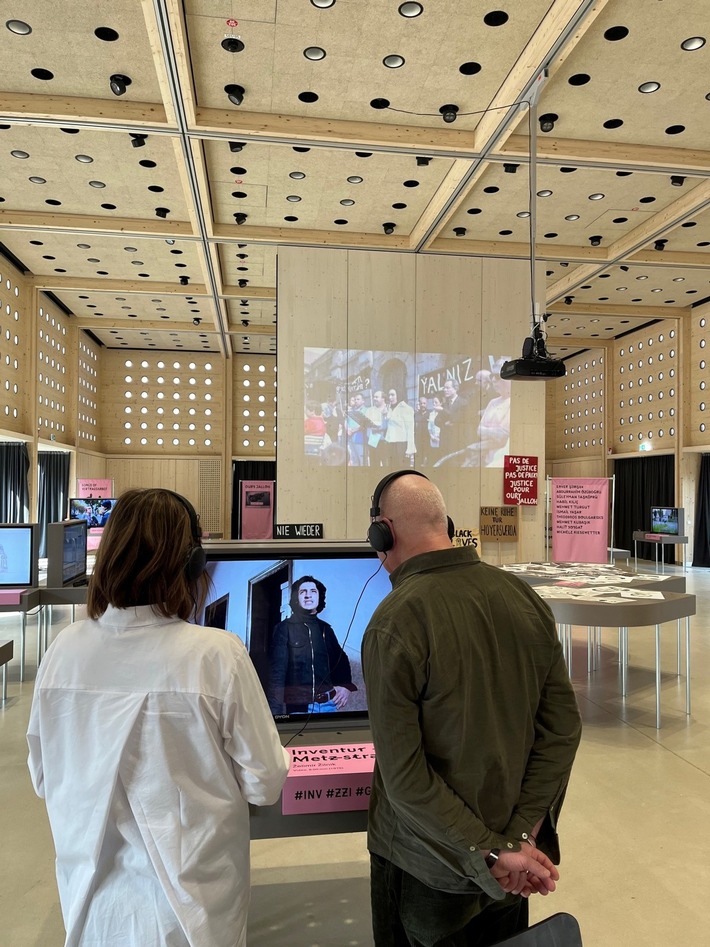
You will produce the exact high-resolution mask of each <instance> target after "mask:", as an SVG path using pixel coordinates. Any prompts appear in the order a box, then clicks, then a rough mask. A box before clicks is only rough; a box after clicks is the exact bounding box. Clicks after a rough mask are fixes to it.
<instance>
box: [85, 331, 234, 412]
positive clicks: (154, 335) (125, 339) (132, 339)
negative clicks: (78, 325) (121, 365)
mask: <svg viewBox="0 0 710 947" xmlns="http://www.w3.org/2000/svg"><path fill="white" fill-rule="evenodd" d="M91 331H92V332H93V333H94V335H95V336H96V337H97V338H98V340H99V341H100V342H101V343H102V344H103V345H105V346H106V348H109V349H126V350H130V349H144V350H147V351H150V349H155V351H157V352H219V336H218V335H217V334H216V333H215V332H213V331H212V332H210V331H209V329H207V330H205V329H204V327H203V326H200V327H198V328H195V331H193V332H189V331H184V330H182V331H181V330H179V329H177V330H175V329H173V330H169V329H168V330H166V331H165V332H160V331H157V330H141V329H140V328H136V329H101V328H99V329H92V330H91ZM215 424H216V420H215Z"/></svg>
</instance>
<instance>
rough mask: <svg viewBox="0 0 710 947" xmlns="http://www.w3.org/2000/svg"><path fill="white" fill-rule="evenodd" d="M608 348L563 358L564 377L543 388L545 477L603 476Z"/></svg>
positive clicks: (605, 451)
mask: <svg viewBox="0 0 710 947" xmlns="http://www.w3.org/2000/svg"><path fill="white" fill-rule="evenodd" d="M608 363H609V351H608V347H606V346H605V347H603V348H596V349H589V350H588V351H586V352H583V353H582V354H580V355H575V356H573V357H572V358H569V359H567V362H566V365H567V374H566V376H565V377H564V378H560V379H558V380H556V381H553V382H550V383H549V384H546V385H545V389H546V391H545V395H546V408H547V410H546V440H545V450H546V456H547V475H548V476H555V477H563V476H565V477H603V476H606V471H605V466H606V455H607V441H608V438H607V430H606V428H607V424H606V421H607V420H608V419H606V418H605V410H604V408H605V401H606V398H605V392H606V386H607V383H608Z"/></svg>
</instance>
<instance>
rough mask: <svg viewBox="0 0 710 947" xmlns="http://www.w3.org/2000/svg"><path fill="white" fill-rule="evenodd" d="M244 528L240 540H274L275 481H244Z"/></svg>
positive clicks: (242, 485)
mask: <svg viewBox="0 0 710 947" xmlns="http://www.w3.org/2000/svg"><path fill="white" fill-rule="evenodd" d="M241 488H242V528H241V536H240V537H239V538H240V539H273V536H274V509H273V502H272V501H273V496H274V481H273V480H242V482H241Z"/></svg>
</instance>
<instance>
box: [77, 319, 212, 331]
mask: <svg viewBox="0 0 710 947" xmlns="http://www.w3.org/2000/svg"><path fill="white" fill-rule="evenodd" d="M72 325H75V326H77V328H79V329H90V330H92V331H96V330H99V331H103V332H105V331H107V330H109V329H126V330H127V331H130V332H136V331H139V332H197V333H204V332H207V333H216V332H217V329H216V328H215V327H214V326H213V325H207V324H206V323H205V322H204V321H203V322H201V323H200V325H199V326H196V325H193V324H192V320H189V321H186V322H183V321H182V320H180V319H175V318H173V317H172V316H171V317H170V319H141V318H140V317H139V318H137V319H111V318H110V317H101V316H75V317H74V318H73V319H72Z"/></svg>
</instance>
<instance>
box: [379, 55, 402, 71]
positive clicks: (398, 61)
mask: <svg viewBox="0 0 710 947" xmlns="http://www.w3.org/2000/svg"><path fill="white" fill-rule="evenodd" d="M382 64H383V65H384V66H387V68H388V69H399V67H400V66H403V65H404V56H396V55H395V56H385V58H384V59H383V60H382Z"/></svg>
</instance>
